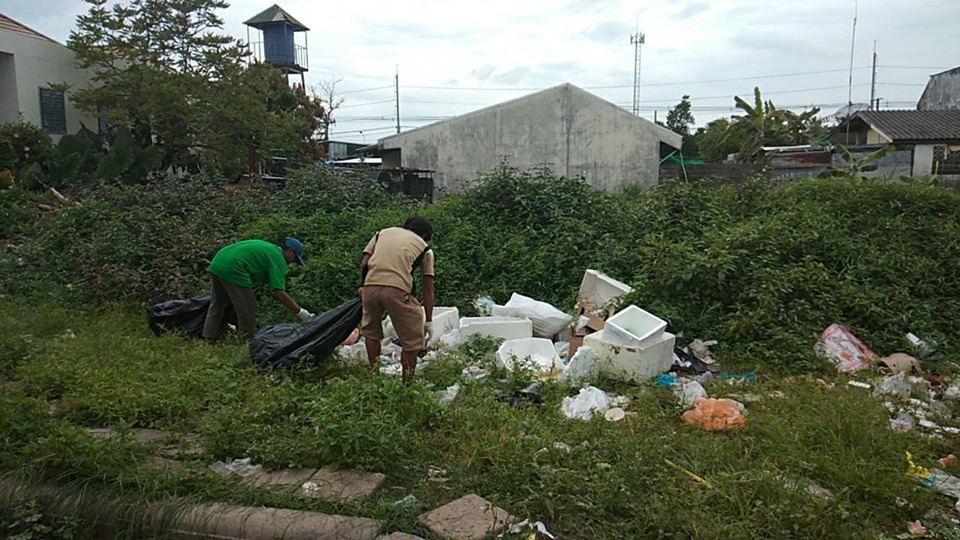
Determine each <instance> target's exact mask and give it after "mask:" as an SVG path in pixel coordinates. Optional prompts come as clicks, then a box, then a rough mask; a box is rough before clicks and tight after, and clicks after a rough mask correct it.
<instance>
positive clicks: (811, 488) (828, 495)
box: [777, 476, 833, 499]
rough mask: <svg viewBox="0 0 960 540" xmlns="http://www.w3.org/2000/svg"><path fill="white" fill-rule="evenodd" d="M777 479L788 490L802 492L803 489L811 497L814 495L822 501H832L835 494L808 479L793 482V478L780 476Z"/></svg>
mask: <svg viewBox="0 0 960 540" xmlns="http://www.w3.org/2000/svg"><path fill="white" fill-rule="evenodd" d="M777 478H779V479H780V481H781V482H783V485H784V486H785V487H786V488H787V489H792V490H801V489H802V490H804V491H806V492H807V493H809V494H810V495H813V496H814V497H819V498H821V499H832V498H833V492H832V491H830V490H829V489H827V488H825V487H822V486H820V485H818V484H816V483H815V482H813V481H810V480H807V479H806V478H804V479H801V480H793V479H791V478H785V477H783V476H778V477H777Z"/></svg>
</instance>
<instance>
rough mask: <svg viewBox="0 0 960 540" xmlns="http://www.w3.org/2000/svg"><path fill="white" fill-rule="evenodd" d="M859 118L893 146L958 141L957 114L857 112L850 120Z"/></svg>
mask: <svg viewBox="0 0 960 540" xmlns="http://www.w3.org/2000/svg"><path fill="white" fill-rule="evenodd" d="M858 119H859V120H861V121H863V122H865V123H866V124H867V125H869V126H870V127H871V128H872V129H874V130H876V131H878V132H880V134H882V135H883V136H885V137H886V138H887V139H889V140H890V141H891V142H894V143H896V142H908V141H960V111H915V110H906V111H860V112H858V113H857V114H855V115H854V116H853V118H852V119H851V120H850V121H851V122H852V121H856V120H858ZM838 129H840V127H839V126H838Z"/></svg>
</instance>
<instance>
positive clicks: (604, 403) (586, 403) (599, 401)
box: [560, 385, 610, 420]
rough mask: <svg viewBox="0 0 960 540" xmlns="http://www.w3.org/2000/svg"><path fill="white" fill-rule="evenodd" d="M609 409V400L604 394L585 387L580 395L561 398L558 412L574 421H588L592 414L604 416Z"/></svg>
mask: <svg viewBox="0 0 960 540" xmlns="http://www.w3.org/2000/svg"><path fill="white" fill-rule="evenodd" d="M609 408H610V398H608V397H607V394H606V392H604V391H603V390H601V389H599V388H597V387H595V386H589V385H588V386H585V387H583V388H581V389H580V393H578V394H577V395H576V397H573V396H567V397H565V398H563V403H562V404H561V405H560V410H561V411H563V414H564V416H566V417H567V418H572V419H576V420H590V419H591V418H593V415H594V414H604V413H605V412H606V411H607V409H609Z"/></svg>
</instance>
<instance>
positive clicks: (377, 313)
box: [360, 216, 434, 384]
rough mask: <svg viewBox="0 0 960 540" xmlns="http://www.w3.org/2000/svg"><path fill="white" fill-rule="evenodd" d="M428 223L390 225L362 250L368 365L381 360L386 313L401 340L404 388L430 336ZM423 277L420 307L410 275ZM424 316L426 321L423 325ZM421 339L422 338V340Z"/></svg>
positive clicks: (421, 220) (431, 292)
mask: <svg viewBox="0 0 960 540" xmlns="http://www.w3.org/2000/svg"><path fill="white" fill-rule="evenodd" d="M432 235H433V225H432V224H431V223H430V222H429V221H428V220H426V219H424V218H422V217H419V216H414V217H411V218H409V219H407V221H406V223H404V224H403V228H400V227H390V228H388V229H383V230H382V231H380V232H378V233H377V234H376V235H374V237H373V238H371V239H370V242H369V243H367V247H365V248H364V249H363V260H362V261H361V262H360V272H361V274H362V275H363V276H364V278H363V287H362V288H361V289H360V298H361V300H362V301H363V321H362V322H361V323H360V335H362V336H363V338H364V342H365V343H366V347H367V359H368V360H369V361H370V365H371V366H376V365H377V364H378V363H379V361H380V342H381V341H382V340H383V325H382V324H383V323H382V321H383V315H384V313H386V314H388V315H390V320H391V321H393V328H394V330H396V332H397V337H399V338H400V346H401V347H402V348H403V351H402V352H401V353H400V364H401V366H402V368H403V382H405V383H407V384H409V383H410V381H411V379H412V378H413V374H414V372H415V371H416V369H417V354H418V353H419V352H420V351H421V350H422V349H423V348H424V345H425V341H426V339H429V336H430V334H431V332H432V326H433V305H434V279H433V278H434V273H433V251H432V250H430V246H429V245H428V244H427V242H429V241H430V238H431V236H432ZM418 266H419V267H420V270H421V272H422V273H423V309H421V307H420V302H418V301H417V298H416V294H415V291H414V283H413V272H414V271H415V270H416V269H417V267H418ZM424 315H426V323H424ZM425 335H426V339H425Z"/></svg>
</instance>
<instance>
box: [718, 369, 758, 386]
mask: <svg viewBox="0 0 960 540" xmlns="http://www.w3.org/2000/svg"><path fill="white" fill-rule="evenodd" d="M713 376H714V377H716V378H718V379H720V380H722V381H727V382H728V383H730V384H742V383H748V384H752V383H755V382H757V373H756V372H755V371H748V372H746V373H742V374H740V375H737V374H734V373H721V374H719V375H713Z"/></svg>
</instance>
